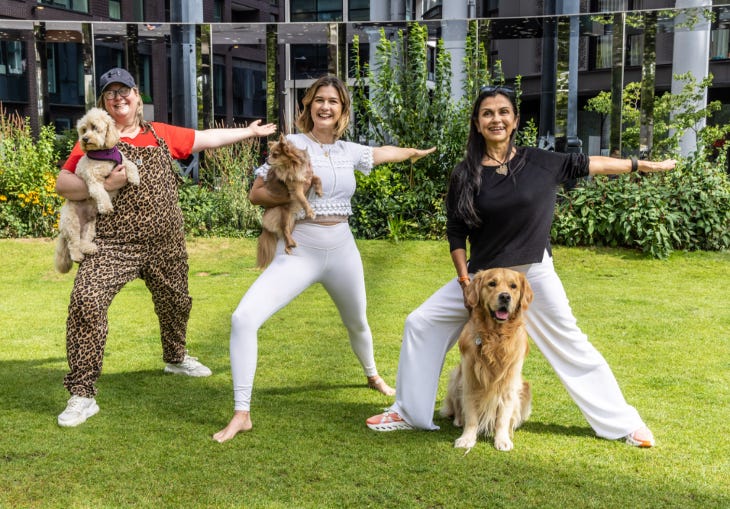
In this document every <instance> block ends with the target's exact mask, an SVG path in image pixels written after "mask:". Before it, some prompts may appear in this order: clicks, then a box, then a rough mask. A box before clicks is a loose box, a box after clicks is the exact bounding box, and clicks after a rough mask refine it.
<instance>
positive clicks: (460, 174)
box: [367, 87, 676, 447]
mask: <svg viewBox="0 0 730 509" xmlns="http://www.w3.org/2000/svg"><path fill="white" fill-rule="evenodd" d="M518 124H519V114H518V112H517V106H516V104H515V96H514V92H513V91H512V90H511V89H508V88H505V87H484V88H482V90H481V91H480V94H479V97H478V98H477V100H476V101H475V103H474V108H473V110H472V116H471V125H470V131H469V138H468V141H467V150H466V157H465V158H464V160H463V161H461V162H460V163H459V164H458V165H457V166H456V168H455V169H454V171H453V173H452V175H451V181H450V184H449V191H448V195H447V199H446V205H447V216H448V220H447V236H448V239H449V247H450V250H451V258H452V260H453V262H454V267H455V268H456V273H457V277H456V278H454V279H452V280H451V281H449V282H448V283H447V284H446V285H445V286H443V287H442V288H441V289H440V290H438V291H437V292H436V293H435V294H434V295H432V296H431V297H430V298H429V299H428V300H427V301H426V302H425V303H424V304H422V305H421V306H420V307H419V308H418V309H416V310H415V311H413V312H412V313H411V314H410V315H409V316H408V318H407V319H406V323H405V329H404V333H403V344H402V347H401V355H400V362H399V366H398V378H397V381H396V387H397V389H396V402H395V404H394V405H393V406H392V407H391V408H390V409H389V410H388V411H386V412H385V413H383V414H379V415H375V416H373V417H371V418H369V419H368V420H367V425H368V427H370V428H371V429H374V430H377V431H393V430H398V429H412V428H419V429H429V430H432V429H438V426H436V425H435V424H434V423H433V412H434V406H435V399H436V392H437V389H438V381H439V376H440V373H441V369H442V367H443V363H444V359H445V357H446V353H447V352H448V350H449V349H450V348H451V347H452V346H453V345H454V343H455V342H456V340H457V339H458V336H459V333H460V332H461V328H462V327H463V325H464V324H465V323H466V321H467V320H468V318H469V311H468V310H467V309H466V307H465V305H464V296H463V290H464V288H466V287H467V286H468V285H469V282H470V275H472V274H474V273H476V272H478V271H480V270H482V269H488V268H492V267H510V268H512V269H514V270H517V271H520V272H522V273H524V274H525V275H526V276H527V279H528V281H529V282H530V285H531V286H532V290H533V292H534V300H533V302H532V304H531V305H530V308H529V310H528V311H527V313H526V321H527V330H528V333H529V335H530V337H531V338H532V339H533V341H534V342H535V344H536V345H537V346H538V348H539V349H540V350H541V351H542V353H543V355H545V357H546V358H547V360H548V361H549V362H550V364H551V365H552V367H553V369H555V371H556V373H557V374H558V377H559V378H560V380H561V382H562V383H563V385H564V386H565V387H566V389H567V390H568V392H569V393H570V395H571V397H572V398H573V400H574V401H575V402H576V404H577V405H578V407H579V408H580V410H581V412H582V413H583V415H584V416H585V418H586V420H587V421H588V423H589V424H590V425H591V427H592V428H593V429H594V431H595V432H596V434H597V435H598V436H600V437H603V438H607V439H620V438H625V439H626V441H627V442H628V443H629V444H631V445H635V446H639V447H651V446H653V445H654V437H653V436H652V433H651V431H650V430H649V429H648V428H647V426H646V425H645V424H644V422H643V421H642V419H641V417H640V416H639V414H638V412H637V411H636V409H634V408H633V407H632V406H630V405H629V404H628V403H626V401H625V399H624V397H623V395H622V393H621V390H620V388H619V386H618V383H617V382H616V379H615V377H614V376H613V373H612V372H611V369H610V367H609V366H608V364H607V363H606V361H605V359H604V358H603V356H601V354H600V353H599V352H598V351H597V350H596V349H595V348H594V347H593V345H591V344H590V343H589V341H588V338H587V337H586V336H585V334H583V333H582V332H581V330H580V329H579V328H578V326H577V324H576V319H575V317H574V316H573V312H572V310H571V308H570V305H569V303H568V298H567V297H566V295H565V291H564V290H563V285H562V283H561V281H560V279H559V278H558V276H557V274H556V273H555V270H554V268H553V262H552V253H551V249H550V227H551V223H552V219H553V213H554V208H555V200H556V197H557V192H558V189H559V188H560V186H561V184H563V183H565V182H567V181H570V180H572V179H576V178H581V177H585V176H588V175H613V174H620V173H628V172H631V171H641V172H657V171H667V170H670V169H672V168H674V166H675V164H676V162H675V161H674V160H666V161H662V162H651V161H637V160H636V159H634V158H632V159H630V160H629V159H615V158H610V157H601V156H594V157H590V158H589V157H588V156H586V155H585V154H563V153H556V152H548V151H545V150H540V149H535V148H523V147H516V146H515V145H514V137H515V133H516V131H517V126H518ZM467 238H468V239H469V243H470V244H471V250H470V259H469V260H467V254H466V243H467Z"/></svg>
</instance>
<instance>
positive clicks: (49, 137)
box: [0, 108, 62, 237]
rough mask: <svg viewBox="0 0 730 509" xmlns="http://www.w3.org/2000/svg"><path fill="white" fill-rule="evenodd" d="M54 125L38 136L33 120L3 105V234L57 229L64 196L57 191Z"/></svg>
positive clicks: (0, 218)
mask: <svg viewBox="0 0 730 509" xmlns="http://www.w3.org/2000/svg"><path fill="white" fill-rule="evenodd" d="M55 138H56V136H55V131H54V128H53V126H45V127H43V128H41V132H40V135H39V136H38V139H37V140H36V139H34V138H33V136H32V134H31V132H30V123H29V122H28V121H27V119H21V118H20V117H19V116H17V115H14V116H6V115H5V112H4V111H3V110H2V109H1V108H0V203H1V204H2V207H0V237H48V236H51V235H53V234H54V233H55V230H56V228H57V226H58V214H59V209H60V206H61V204H62V198H61V197H59V196H58V195H57V194H56V190H55V187H56V174H57V171H58V170H57V168H56V161H57V160H58V153H57V151H56V149H55V147H54V143H55Z"/></svg>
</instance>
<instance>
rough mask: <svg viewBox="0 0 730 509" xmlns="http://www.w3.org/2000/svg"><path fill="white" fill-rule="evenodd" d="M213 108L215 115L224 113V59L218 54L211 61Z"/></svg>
mask: <svg viewBox="0 0 730 509" xmlns="http://www.w3.org/2000/svg"><path fill="white" fill-rule="evenodd" d="M213 108H214V112H215V114H216V115H225V114H226V61H225V59H224V58H223V57H221V56H220V55H216V56H215V57H214V63H213Z"/></svg>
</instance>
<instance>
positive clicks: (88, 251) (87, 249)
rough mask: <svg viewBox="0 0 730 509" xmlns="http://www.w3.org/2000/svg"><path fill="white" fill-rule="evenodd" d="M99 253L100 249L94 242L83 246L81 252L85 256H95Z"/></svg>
mask: <svg viewBox="0 0 730 509" xmlns="http://www.w3.org/2000/svg"><path fill="white" fill-rule="evenodd" d="M98 251H99V247H98V246H97V245H96V243H94V242H87V243H82V244H81V252H82V253H84V254H85V255H93V254H96V253H97V252H98Z"/></svg>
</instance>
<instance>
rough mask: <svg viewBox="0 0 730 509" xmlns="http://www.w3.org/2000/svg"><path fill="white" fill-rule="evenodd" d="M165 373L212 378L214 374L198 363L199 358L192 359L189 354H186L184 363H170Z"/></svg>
mask: <svg viewBox="0 0 730 509" xmlns="http://www.w3.org/2000/svg"><path fill="white" fill-rule="evenodd" d="M165 373H174V374H176V375H187V376H210V375H212V374H213V372H212V371H211V370H210V369H208V368H207V367H206V366H204V365H203V364H202V363H201V362H200V361H198V358H197V357H190V356H189V355H188V354H185V358H184V359H183V360H182V362H178V363H177V364H173V363H170V362H168V363H167V365H165Z"/></svg>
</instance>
